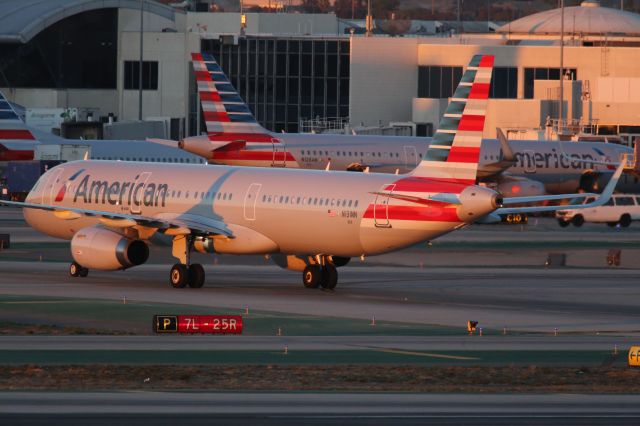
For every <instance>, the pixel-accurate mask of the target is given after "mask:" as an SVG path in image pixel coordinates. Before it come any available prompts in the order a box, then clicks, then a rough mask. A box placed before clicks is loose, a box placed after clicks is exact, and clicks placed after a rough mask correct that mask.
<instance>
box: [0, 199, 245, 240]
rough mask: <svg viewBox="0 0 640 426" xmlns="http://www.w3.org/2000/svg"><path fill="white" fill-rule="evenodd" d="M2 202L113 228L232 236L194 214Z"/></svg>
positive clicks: (222, 225)
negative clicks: (88, 219)
mask: <svg viewBox="0 0 640 426" xmlns="http://www.w3.org/2000/svg"><path fill="white" fill-rule="evenodd" d="M0 204H5V205H8V206H16V207H23V208H29V209H39V210H47V211H52V212H54V214H55V215H56V216H57V217H58V218H61V219H68V220H71V219H78V218H80V217H96V218H98V219H99V220H100V222H102V223H103V224H104V225H106V226H108V227H111V228H129V227H133V226H144V227H147V228H154V229H157V230H158V232H162V233H165V234H167V235H181V234H194V235H223V236H225V237H228V238H233V237H234V236H233V233H232V232H231V230H230V229H229V227H228V226H227V225H226V224H225V223H224V222H223V221H220V220H217V219H212V218H208V217H204V216H200V215H194V214H188V213H184V214H175V213H161V214H159V215H156V216H142V215H135V214H125V213H113V212H105V211H100V210H90V209H81V208H75V207H64V206H51V205H47V204H36V203H21V202H16V201H3V200H0Z"/></svg>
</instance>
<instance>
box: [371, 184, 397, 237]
mask: <svg viewBox="0 0 640 426" xmlns="http://www.w3.org/2000/svg"><path fill="white" fill-rule="evenodd" d="M395 187H396V185H395V184H385V185H382V188H380V191H379V192H384V193H388V194H391V193H392V192H393V190H394V188H395ZM373 221H374V223H375V225H376V227H378V228H391V223H389V195H381V194H378V195H376V200H375V202H374V203H373Z"/></svg>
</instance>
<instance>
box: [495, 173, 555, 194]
mask: <svg viewBox="0 0 640 426" xmlns="http://www.w3.org/2000/svg"><path fill="white" fill-rule="evenodd" d="M495 190H496V191H498V192H499V193H500V194H502V196H503V197H507V198H510V197H532V196H537V195H545V194H546V193H547V192H546V191H545V188H544V185H543V184H542V182H538V181H535V180H531V179H527V178H522V177H517V176H501V177H500V179H499V180H498V184H497V185H496V186H495Z"/></svg>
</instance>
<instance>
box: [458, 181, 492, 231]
mask: <svg viewBox="0 0 640 426" xmlns="http://www.w3.org/2000/svg"><path fill="white" fill-rule="evenodd" d="M458 199H459V200H460V205H459V206H458V217H459V218H460V219H461V220H462V221H464V222H473V221H474V220H475V219H477V218H479V217H482V216H485V215H486V214H488V213H491V212H492V211H493V210H495V209H497V208H498V207H500V205H501V204H502V197H500V196H499V195H498V194H497V193H496V192H495V191H493V190H491V189H489V188H483V187H481V186H468V187H466V188H465V189H464V190H463V191H462V192H461V193H460V195H459V196H458Z"/></svg>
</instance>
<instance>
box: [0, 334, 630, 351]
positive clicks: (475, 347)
mask: <svg viewBox="0 0 640 426" xmlns="http://www.w3.org/2000/svg"><path fill="white" fill-rule="evenodd" d="M637 342H638V338H635V337H629V336H557V337H554V336H514V337H512V336H482V337H479V336H464V335H461V336H419V337H414V336H288V337H287V336H282V337H279V336H216V337H215V339H212V338H211V337H210V336H177V335H176V336H167V335H162V336H0V351H2V350H5V351H6V350H23V351H24V350H30V351H43V350H47V351H55V350H69V351H86V350H110V351H113V350H154V351H195V350H200V351H214V350H215V351H225V350H227V351H236V350H243V351H281V350H282V348H283V344H287V345H288V348H289V349H291V350H304V351H312V350H322V351H327V350H370V349H372V348H376V349H381V348H384V349H402V350H409V351H580V350H582V351H611V350H613V349H614V347H616V346H617V347H619V348H620V350H622V348H624V347H628V346H631V345H632V344H635V343H637Z"/></svg>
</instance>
